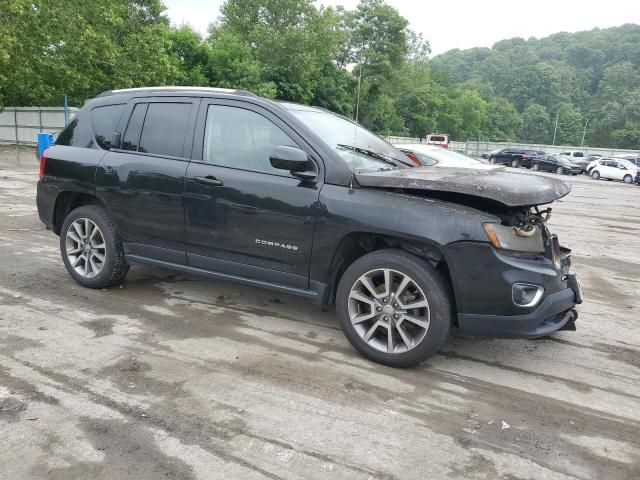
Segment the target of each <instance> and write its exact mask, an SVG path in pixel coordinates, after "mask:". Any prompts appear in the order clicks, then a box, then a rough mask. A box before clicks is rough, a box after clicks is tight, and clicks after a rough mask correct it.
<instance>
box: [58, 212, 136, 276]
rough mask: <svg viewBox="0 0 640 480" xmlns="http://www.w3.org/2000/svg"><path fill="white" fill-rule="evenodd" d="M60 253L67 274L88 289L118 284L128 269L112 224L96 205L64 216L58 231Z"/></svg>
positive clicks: (120, 243) (109, 218)
mask: <svg viewBox="0 0 640 480" xmlns="http://www.w3.org/2000/svg"><path fill="white" fill-rule="evenodd" d="M60 253H61V255H62V260H63V261H64V265H65V267H66V268H67V271H68V272H69V275H71V277H73V279H74V280H75V281H76V282H78V283H79V284H80V285H82V286H84V287H88V288H105V287H110V286H113V285H119V284H121V283H122V281H123V280H124V277H125V276H126V274H127V271H128V269H129V267H128V265H127V262H126V260H125V257H124V251H123V249H122V242H121V240H120V236H119V235H118V231H117V229H116V226H115V224H114V223H113V220H111V217H110V216H109V214H108V213H107V211H106V210H105V209H104V208H102V207H100V206H98V205H86V206H83V207H79V208H76V209H75V210H73V211H72V212H71V213H70V214H69V215H67V218H65V220H64V222H63V224H62V229H61V230H60Z"/></svg>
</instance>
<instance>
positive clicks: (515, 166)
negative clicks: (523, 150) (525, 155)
mask: <svg viewBox="0 0 640 480" xmlns="http://www.w3.org/2000/svg"><path fill="white" fill-rule="evenodd" d="M511 166H512V167H513V168H518V167H519V166H520V162H518V160H512V161H511Z"/></svg>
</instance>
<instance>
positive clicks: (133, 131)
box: [121, 103, 147, 152]
mask: <svg viewBox="0 0 640 480" xmlns="http://www.w3.org/2000/svg"><path fill="white" fill-rule="evenodd" d="M146 113H147V104H146V103H138V104H137V105H136V106H135V107H134V109H133V113H132V114H131V118H130V119H129V124H128V125H127V130H126V131H125V132H124V137H122V147H121V148H122V150H131V151H133V152H137V151H138V144H139V142H140V131H141V130H142V122H144V116H145V114H146Z"/></svg>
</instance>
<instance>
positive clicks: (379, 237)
mask: <svg viewBox="0 0 640 480" xmlns="http://www.w3.org/2000/svg"><path fill="white" fill-rule="evenodd" d="M388 248H396V249H399V250H403V251H405V252H407V253H410V254H412V255H415V256H417V257H420V258H422V259H424V260H426V261H428V262H429V263H430V264H431V265H432V266H433V267H434V268H435V269H436V270H438V271H439V272H440V273H441V274H442V275H443V277H444V278H445V280H446V282H447V285H448V288H449V290H450V294H451V299H452V305H454V306H455V297H454V291H453V282H452V280H451V274H450V272H449V268H448V266H447V262H446V259H445V256H444V253H443V251H442V249H441V247H440V246H439V245H438V244H436V243H435V242H432V241H429V240H415V239H407V238H402V237H396V236H392V235H384V234H379V233H373V232H366V231H356V232H350V233H349V234H347V235H345V236H344V237H343V238H342V239H341V240H340V242H339V243H338V246H337V248H336V250H335V252H334V254H333V258H332V260H331V263H330V266H329V269H328V272H329V278H328V279H327V280H328V288H327V293H326V298H325V302H324V303H327V304H333V303H334V302H335V298H336V291H337V288H338V283H339V282H340V279H341V278H342V275H343V274H344V272H345V271H346V270H347V268H349V266H351V265H352V264H353V262H355V261H356V260H358V259H359V258H361V257H362V256H364V255H366V254H368V253H371V252H374V251H377V250H383V249H388Z"/></svg>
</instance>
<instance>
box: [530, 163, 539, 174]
mask: <svg viewBox="0 0 640 480" xmlns="http://www.w3.org/2000/svg"><path fill="white" fill-rule="evenodd" d="M531 168H533V171H534V172H537V171H538V170H540V165H538V164H537V163H534V164H533V167H531Z"/></svg>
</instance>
